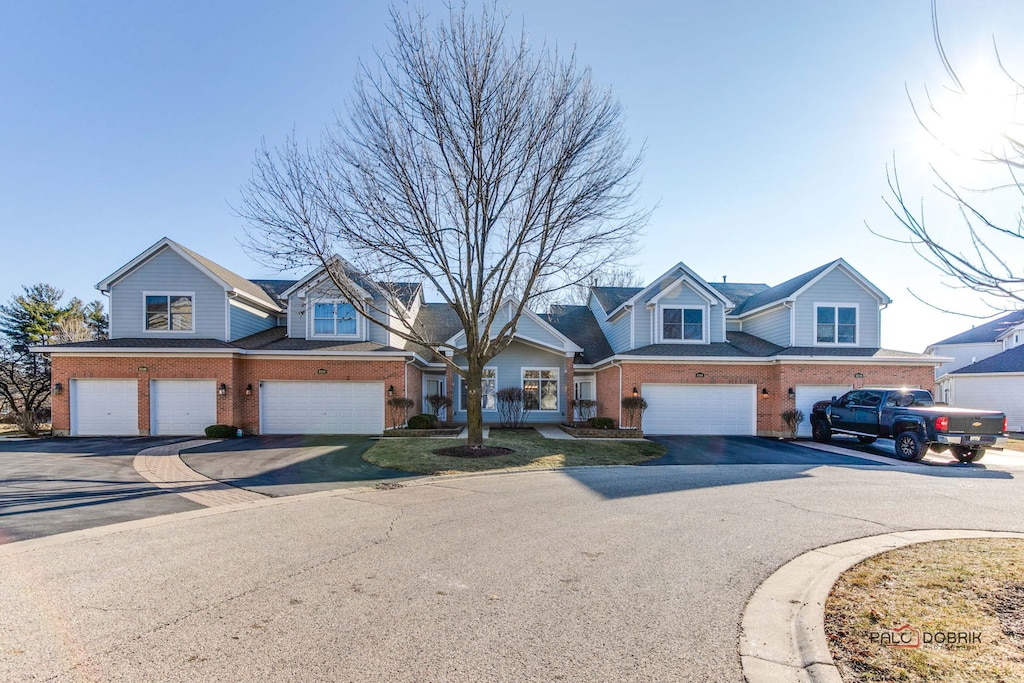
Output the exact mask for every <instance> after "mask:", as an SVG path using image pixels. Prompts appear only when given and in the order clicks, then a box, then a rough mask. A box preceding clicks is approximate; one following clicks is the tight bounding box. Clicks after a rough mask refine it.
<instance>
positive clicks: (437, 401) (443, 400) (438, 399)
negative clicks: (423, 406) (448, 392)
mask: <svg viewBox="0 0 1024 683" xmlns="http://www.w3.org/2000/svg"><path fill="white" fill-rule="evenodd" d="M426 402H427V405H428V406H430V412H431V413H433V414H434V417H438V418H439V417H441V409H442V408H444V411H445V415H446V416H447V415H448V411H449V409H450V408H451V407H452V400H451V399H450V398H448V397H447V396H441V395H440V394H434V395H432V396H427V398H426Z"/></svg>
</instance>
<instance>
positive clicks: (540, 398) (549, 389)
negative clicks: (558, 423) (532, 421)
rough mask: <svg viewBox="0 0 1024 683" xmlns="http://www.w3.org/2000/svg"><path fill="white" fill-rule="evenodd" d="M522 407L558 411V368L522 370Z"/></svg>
mask: <svg viewBox="0 0 1024 683" xmlns="http://www.w3.org/2000/svg"><path fill="white" fill-rule="evenodd" d="M523 407H524V408H525V409H526V410H554V411H557V410H558V368H536V369H524V370H523Z"/></svg>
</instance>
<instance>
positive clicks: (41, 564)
mask: <svg viewBox="0 0 1024 683" xmlns="http://www.w3.org/2000/svg"><path fill="white" fill-rule="evenodd" d="M848 462H850V463H851V465H817V464H792V465H785V464H771V465H733V466H729V467H721V466H707V465H689V466H671V465H667V466H662V467H608V468H578V469H570V470H563V471H551V472H535V473H517V474H510V475H487V476H471V477H461V478H442V477H436V478H429V479H421V480H417V481H415V482H411V483H406V484H405V485H404V486H402V487H401V488H397V489H394V490H361V491H345V490H341V491H334V492H324V493H316V494H311V495H308V496H296V497H291V498H277V499H269V500H267V501H266V502H259V503H252V504H244V505H240V506H225V507H219V508H211V509H208V510H203V511H199V512H186V513H182V514H179V515H175V516H165V517H158V518H153V519H149V520H141V521H136V522H130V523H128V524H126V525H121V526H114V527H106V528H103V529H94V530H90V531H83V532H76V533H75V534H71V535H65V536H55V537H50V538H45V539H37V540H33V541H27V542H25V543H12V544H8V545H6V546H0V576H3V577H4V579H3V581H0V604H3V605H4V609H3V610H2V611H0V652H2V653H3V654H2V656H0V680H18V681H31V680H55V681H78V680H103V681H107V680H110V681H122V680H123V681H224V680H231V681H265V680H289V681H474V682H475V681H481V680H506V681H545V682H547V681H555V680H566V681H568V680H574V681H576V680H585V681H653V680H666V681H669V680H671V681H716V682H717V681H740V680H742V673H741V671H740V660H739V654H738V650H737V647H738V645H737V643H738V638H739V623H740V620H741V617H742V614H743V610H744V606H745V604H746V602H747V600H748V599H749V597H750V596H751V594H752V593H753V591H754V590H755V589H756V588H757V586H758V585H759V584H760V583H761V582H762V581H764V580H765V578H767V577H768V576H769V575H771V574H772V573H773V572H774V571H775V570H776V569H777V568H778V567H780V566H781V565H783V564H784V563H786V562H787V561H789V560H790V559H792V558H793V557H796V556H797V555H800V554H801V553H803V552H806V551H807V550H810V549H813V548H816V547H820V546H822V545H827V544H831V543H835V542H839V541H842V540H846V539H851V538H858V537H863V536H867V535H873V534H880V533H885V532H891V531H898V530H908V529H925V528H945V527H956V528H961V529H971V528H975V529H992V530H1011V531H1024V495H1022V494H1024V487H1022V483H1021V481H1022V477H1024V472H1022V471H1020V470H1014V469H1002V468H999V467H997V466H992V465H990V466H986V467H981V466H977V467H966V468H960V467H910V468H908V467H888V466H884V465H882V466H879V465H878V464H877V463H872V464H870V465H864V464H858V463H860V461H859V460H855V459H850V460H849V461H848Z"/></svg>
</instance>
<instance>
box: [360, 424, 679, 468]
mask: <svg viewBox="0 0 1024 683" xmlns="http://www.w3.org/2000/svg"><path fill="white" fill-rule="evenodd" d="M459 443H464V442H461V441H459V440H457V439H422V438H397V437H396V438H388V439H381V440H379V441H378V442H377V443H376V444H375V445H374V446H372V447H371V448H370V449H369V450H368V451H366V452H365V453H363V460H366V461H367V462H371V463H373V464H374V465H379V466H380V467H391V468H393V469H397V470H404V471H406V472H416V473H419V474H459V473H464V472H492V471H496V470H529V469H543V468H550V467H574V466H578V465H638V464H640V463H642V462H647V461H648V460H653V459H654V458H658V457H661V456H662V455H664V454H665V448H664V447H663V446H659V445H658V444H656V443H652V442H650V441H643V442H639V441H617V440H614V439H609V440H607V441H569V440H565V439H545V438H544V437H543V436H541V435H540V434H538V433H537V432H535V431H534V430H532V429H523V430H518V429H517V430H506V429H491V438H489V439H487V440H486V441H485V442H484V443H485V445H487V446H503V447H505V448H511V449H512V450H513V451H514V452H513V453H510V454H508V455H501V456H496V457H492V458H456V457H448V456H443V455H436V454H434V453H432V452H431V451H433V450H434V449H437V448H444V447H446V446H454V445H458V444H459Z"/></svg>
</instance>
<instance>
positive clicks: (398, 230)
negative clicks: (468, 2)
mask: <svg viewBox="0 0 1024 683" xmlns="http://www.w3.org/2000/svg"><path fill="white" fill-rule="evenodd" d="M391 19H392V44H391V46H390V49H389V50H388V51H387V52H384V53H381V54H378V59H377V62H376V65H375V66H374V67H373V68H371V67H370V66H368V65H365V64H363V65H361V69H360V75H359V78H358V79H357V83H356V88H355V94H354V97H353V100H352V102H351V104H350V107H349V115H348V118H347V119H342V118H339V120H338V121H336V122H335V123H334V124H333V125H331V126H329V127H328V128H327V129H326V131H325V132H324V134H323V136H322V140H321V142H320V144H319V145H316V146H314V145H300V144H299V143H298V142H297V141H296V140H295V139H294V136H292V138H290V139H289V140H287V141H286V143H285V144H284V145H283V146H282V147H280V148H275V149H268V148H267V147H266V145H264V147H263V149H262V150H261V151H260V152H259V153H258V154H257V158H256V161H255V168H254V173H253V176H252V178H251V180H250V181H249V183H248V184H247V185H246V186H245V187H244V188H243V190H242V208H241V209H240V211H239V213H240V214H241V216H242V217H243V218H244V219H246V222H247V234H248V245H247V246H248V247H249V248H250V250H251V251H252V252H254V253H255V254H257V255H259V256H261V257H263V258H264V259H266V260H268V261H270V262H272V263H274V264H275V265H277V266H279V267H282V268H291V267H295V266H299V265H322V266H324V267H325V269H326V272H327V273H328V275H329V277H330V280H331V282H332V284H333V285H334V286H335V287H337V288H338V289H339V290H340V291H341V293H342V294H343V295H344V296H345V297H346V298H347V299H348V300H349V301H350V302H351V303H352V305H353V306H354V307H355V308H356V309H357V310H358V312H359V313H360V314H362V315H372V314H373V313H374V312H379V311H382V310H383V309H386V308H389V307H390V308H392V309H393V311H395V312H397V314H398V317H399V318H400V319H401V324H396V325H393V326H392V325H385V327H387V329H389V330H390V331H391V332H393V333H395V334H397V335H398V336H399V337H401V338H403V339H406V340H408V341H410V342H413V343H415V344H419V345H422V346H427V347H429V348H432V349H434V350H435V351H437V352H441V353H444V352H447V353H448V354H456V353H457V354H459V355H461V356H462V357H464V358H465V367H459V366H457V365H456V364H455V359H454V358H453V357H452V356H451V355H448V356H445V358H446V362H447V363H448V364H449V365H450V366H451V367H452V368H453V369H454V371H455V372H456V373H458V374H459V375H461V376H462V377H463V378H465V381H466V385H467V390H468V393H469V401H468V405H467V423H468V424H467V426H468V433H469V439H468V443H469V445H470V446H479V445H481V444H482V438H483V435H482V414H481V405H480V400H481V376H482V372H483V368H484V365H485V364H486V363H487V361H488V360H490V359H491V358H493V357H494V356H496V355H497V354H499V353H500V352H501V351H502V350H504V349H505V348H506V347H507V346H508V345H509V343H510V342H511V340H512V337H513V335H514V333H515V330H516V325H517V324H518V322H519V318H520V315H521V314H522V313H523V311H524V310H525V309H527V308H528V307H530V306H531V304H532V303H533V302H534V301H539V300H543V298H544V297H546V296H547V295H549V294H550V293H551V292H555V291H559V290H561V289H565V288H567V287H571V286H573V285H575V284H578V283H586V282H589V281H590V279H591V278H592V277H593V275H594V274H595V273H597V272H599V271H601V270H602V269H605V268H607V267H608V266H609V265H610V264H615V263H617V259H618V257H619V255H621V254H628V253H629V249H628V247H629V244H630V243H631V241H632V240H633V238H634V236H635V235H636V233H637V231H638V230H639V229H640V228H641V227H642V225H643V224H644V223H645V221H646V219H647V213H646V212H644V211H640V210H638V209H637V208H635V202H634V197H635V193H636V185H637V175H638V170H639V165H640V155H639V154H631V153H630V152H629V151H628V147H629V145H628V143H627V140H626V139H625V137H624V134H623V130H622V126H623V124H622V110H621V107H620V105H619V104H618V102H617V101H616V100H615V99H614V98H613V97H612V96H611V94H610V93H609V92H608V91H607V90H603V89H600V88H598V87H597V86H596V85H595V84H594V83H593V82H592V81H591V75H590V71H589V69H586V68H583V67H580V66H579V65H578V64H577V62H576V59H575V56H574V55H572V54H570V55H568V56H565V55H562V54H560V53H558V51H556V50H549V49H545V48H544V46H543V45H542V46H540V47H539V48H536V49H534V48H531V46H530V45H529V44H528V41H527V37H526V35H525V34H521V35H519V36H518V38H517V39H515V40H510V39H508V37H507V31H506V21H507V18H506V17H505V16H503V15H502V14H500V13H499V12H497V11H496V10H495V9H494V8H493V6H492V7H491V8H489V9H484V10H483V12H482V14H481V15H480V16H479V18H476V17H474V16H472V15H471V14H470V13H469V12H468V11H467V10H466V7H465V6H464V5H463V6H462V7H461V8H453V9H450V10H449V13H448V16H447V18H446V21H443V22H441V23H440V24H439V25H437V26H436V27H430V26H428V25H427V23H426V19H425V17H424V16H423V15H422V14H402V13H400V12H399V11H397V10H395V9H392V10H391ZM335 255H339V256H342V257H343V258H336V257H335ZM400 280H411V281H417V282H425V283H426V284H427V286H428V287H429V288H430V289H431V290H433V291H435V292H437V293H438V294H439V295H440V297H441V298H443V299H444V301H445V302H447V303H448V304H449V305H451V307H452V310H453V311H454V313H455V314H456V315H457V316H458V318H459V320H460V322H461V323H462V327H463V329H464V330H465V332H466V335H465V337H466V338H465V343H464V344H462V345H461V348H455V347H454V346H449V345H446V344H445V343H443V342H444V340H438V339H432V338H430V335H429V333H428V332H427V331H425V330H422V329H418V328H417V327H416V326H415V325H414V324H413V323H414V321H413V320H411V319H409V318H410V315H409V313H408V312H407V311H406V308H405V306H404V305H403V304H402V302H401V295H402V289H401V288H400V287H397V286H392V285H389V284H387V283H389V282H391V283H393V282H397V281H400ZM375 297H376V298H375ZM509 301H511V302H512V306H511V311H512V314H511V315H510V316H507V318H506V317H504V316H503V314H502V313H501V310H502V308H503V306H502V304H504V303H507V302H509Z"/></svg>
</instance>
